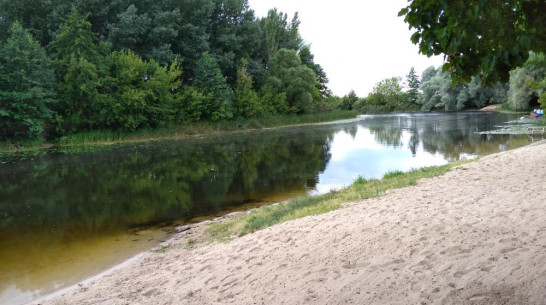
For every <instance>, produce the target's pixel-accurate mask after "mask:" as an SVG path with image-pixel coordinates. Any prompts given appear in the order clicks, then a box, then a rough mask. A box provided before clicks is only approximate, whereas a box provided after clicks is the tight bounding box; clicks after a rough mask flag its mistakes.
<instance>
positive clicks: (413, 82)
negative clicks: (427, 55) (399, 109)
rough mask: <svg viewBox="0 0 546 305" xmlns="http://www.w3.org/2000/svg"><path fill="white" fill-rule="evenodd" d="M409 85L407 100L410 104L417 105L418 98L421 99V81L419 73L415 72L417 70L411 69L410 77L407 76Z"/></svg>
mask: <svg viewBox="0 0 546 305" xmlns="http://www.w3.org/2000/svg"><path fill="white" fill-rule="evenodd" d="M406 79H407V84H408V87H409V90H408V92H407V98H408V102H409V103H416V102H417V98H418V97H419V85H420V84H421V82H420V81H419V78H418V77H417V73H416V72H415V68H413V67H411V69H410V71H409V73H408V75H407V76H406Z"/></svg>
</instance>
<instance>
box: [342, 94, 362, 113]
mask: <svg viewBox="0 0 546 305" xmlns="http://www.w3.org/2000/svg"><path fill="white" fill-rule="evenodd" d="M357 101H358V96H356V93H355V91H354V90H351V91H350V92H349V94H347V95H345V96H344V97H343V98H341V104H340V105H339V108H340V109H343V110H353V107H354V105H355V104H356V102H357Z"/></svg>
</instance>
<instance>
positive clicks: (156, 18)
mask: <svg viewBox="0 0 546 305" xmlns="http://www.w3.org/2000/svg"><path fill="white" fill-rule="evenodd" d="M38 16H39V17H38ZM0 24H1V25H2V27H3V28H5V29H9V30H8V31H4V32H2V33H0V118H1V120H0V142H4V143H5V144H4V145H3V147H12V146H16V147H18V146H20V145H21V144H24V145H27V146H28V145H39V144H41V143H43V142H44V141H49V142H55V143H59V144H64V145H70V144H79V143H86V144H89V143H97V142H99V143H100V142H111V141H120V140H134V139H141V140H142V139H149V138H157V137H160V138H161V137H171V136H179V135H185V134H195V133H207V132H217V131H225V130H238V129H245V128H256V127H257V128H259V127H269V126H278V125H285V124H294V123H296V124H299V123H305V122H309V121H311V122H316V121H324V120H331V119H338V118H342V117H348V116H350V115H354V114H353V113H346V114H344V115H339V114H332V115H331V114H326V115H324V116H322V117H321V118H319V119H316V120H308V119H306V118H303V119H294V118H295V117H297V116H301V115H308V117H307V118H309V116H311V115H317V114H318V113H324V112H330V111H333V110H351V111H357V112H360V113H380V112H393V111H429V110H447V111H451V110H460V109H466V108H474V107H483V106H485V105H487V104H492V103H499V102H504V101H508V103H509V104H510V107H511V108H512V109H516V110H522V109H526V108H528V107H533V106H534V105H535V104H536V103H537V101H542V99H540V100H539V97H540V95H541V94H542V92H543V91H544V90H543V87H544V86H543V82H542V80H543V79H544V76H545V74H546V72H545V71H546V68H545V67H546V61H545V59H544V55H543V54H542V53H536V54H534V53H533V54H532V55H531V56H530V57H529V59H528V60H527V62H526V63H525V64H524V65H523V66H522V67H521V68H518V69H516V70H514V71H513V72H511V74H510V76H511V77H510V80H509V81H508V82H506V81H505V82H504V83H497V84H492V87H487V88H484V87H482V84H481V78H480V77H474V78H471V79H470V81H468V82H466V83H465V82H463V83H459V84H458V85H453V81H452V80H451V76H450V74H449V73H448V72H445V71H444V70H445V69H444V70H440V69H437V68H434V67H431V68H429V69H427V70H426V71H425V72H424V73H423V75H422V76H421V77H420V78H419V77H418V76H417V74H416V72H415V70H414V69H411V70H410V72H409V74H408V75H407V79H406V81H405V84H404V83H403V82H402V79H401V78H400V77H392V78H387V79H385V80H383V81H381V82H379V83H378V84H377V85H376V86H375V88H374V89H373V91H372V92H371V93H370V94H369V95H368V96H367V97H365V98H359V97H358V96H356V94H355V92H354V91H352V92H350V93H349V94H347V95H345V96H343V97H337V96H334V95H332V93H331V91H330V90H329V89H328V78H327V75H326V73H325V71H324V69H323V68H322V67H321V66H320V64H318V63H316V62H315V61H314V55H313V53H312V52H311V47H310V45H309V44H307V43H305V41H304V40H303V38H302V37H301V36H300V34H299V25H300V21H299V19H298V15H297V13H296V14H295V15H294V16H293V17H292V19H290V20H289V19H288V16H287V14H285V13H283V12H280V11H278V10H277V9H272V10H270V11H269V13H268V15H267V16H266V17H263V18H257V17H255V15H254V11H253V10H252V9H251V8H250V7H249V5H248V3H247V1H246V0H229V1H228V0H198V1H189V0H182V1H174V0H165V1H153V2H150V1H128V0H121V1H115V2H111V1H104V0H99V1H98V2H96V3H95V2H94V4H93V5H90V4H89V3H88V2H87V1H65V0H59V1H54V2H51V1H45V0H36V1H33V3H32V5H30V4H28V5H27V4H25V5H21V4H20V3H14V2H13V1H7V0H0ZM286 116H288V117H289V118H286Z"/></svg>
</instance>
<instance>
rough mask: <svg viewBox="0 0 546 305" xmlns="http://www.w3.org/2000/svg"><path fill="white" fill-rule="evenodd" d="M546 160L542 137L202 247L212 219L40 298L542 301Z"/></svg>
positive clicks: (110, 300) (205, 301)
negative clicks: (201, 236) (329, 208)
mask: <svg viewBox="0 0 546 305" xmlns="http://www.w3.org/2000/svg"><path fill="white" fill-rule="evenodd" d="M545 160H546V145H545V144H544V142H540V144H537V145H531V146H527V147H524V148H520V149H516V150H513V151H508V152H503V153H499V154H494V155H490V156H487V157H484V158H482V159H481V160H479V161H477V162H472V163H469V164H464V165H460V166H457V167H456V168H455V169H453V170H452V171H450V172H448V173H446V174H445V175H442V176H439V177H436V178H432V179H425V180H420V181H419V182H418V183H417V185H416V186H411V187H408V188H402V189H397V190H391V191H388V192H387V194H386V195H384V196H381V197H379V198H374V199H367V200H361V201H354V202H350V203H345V204H343V208H341V209H339V210H336V211H332V212H329V213H325V214H321V215H318V216H310V217H306V218H302V219H297V220H294V221H289V222H285V223H283V224H280V225H276V226H273V227H269V228H267V229H264V230H261V231H257V232H255V233H252V234H248V235H246V236H243V237H240V238H235V239H233V240H231V241H229V242H226V243H212V244H210V245H203V246H197V247H196V245H195V241H196V238H195V236H198V235H199V232H200V231H201V232H202V230H205V227H206V226H207V225H206V224H203V225H202V226H197V227H195V228H192V229H191V230H188V231H184V232H182V233H179V234H178V235H177V236H175V237H174V238H173V239H172V240H171V241H170V242H169V243H168V244H165V245H163V246H162V247H159V248H157V249H156V251H153V252H148V253H144V254H142V255H141V256H139V257H137V258H135V259H133V260H131V261H129V262H127V263H126V264H124V265H122V266H121V267H120V268H117V269H113V270H111V271H109V272H107V273H106V274H103V275H101V276H99V277H96V278H93V279H91V280H89V281H87V282H86V283H83V284H81V285H78V286H75V287H72V288H71V289H69V290H65V291H63V292H60V293H58V294H57V295H56V296H54V297H50V298H48V299H44V300H40V301H37V302H35V303H34V304H117V303H138V304H179V303H183V304H228V303H233V304H282V303H285V304H303V303H310V302H312V303H316V304H348V303H351V302H353V303H356V304H408V303H411V304H421V303H427V304H428V303H439V304H440V303H465V304H466V303H468V304H489V303H503V304H537V303H540V302H541V301H543V300H544V298H545V297H546V292H545V290H544V286H545V285H546V280H545V278H546V277H545V275H546V266H545V265H544V264H543V261H544V260H545V259H546V251H544V248H545V247H546V227H545V225H544V223H543V219H545V218H546V203H544V197H545V195H546V192H545V190H544V185H543V182H544V181H546V165H545V164H544V162H545Z"/></svg>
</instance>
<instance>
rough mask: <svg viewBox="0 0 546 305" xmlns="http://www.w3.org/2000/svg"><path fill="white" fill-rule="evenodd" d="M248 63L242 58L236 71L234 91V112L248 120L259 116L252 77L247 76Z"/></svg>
mask: <svg viewBox="0 0 546 305" xmlns="http://www.w3.org/2000/svg"><path fill="white" fill-rule="evenodd" d="M247 68H248V61H247V60H246V59H244V58H243V60H242V61H241V65H240V66H239V69H237V88H236V90H235V105H234V106H235V107H234V108H235V109H234V110H235V112H236V113H237V114H238V115H239V116H242V117H246V118H250V117H254V116H258V115H259V114H260V103H259V100H258V94H257V93H256V91H254V89H252V77H251V76H250V75H249V74H248V70H247Z"/></svg>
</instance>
